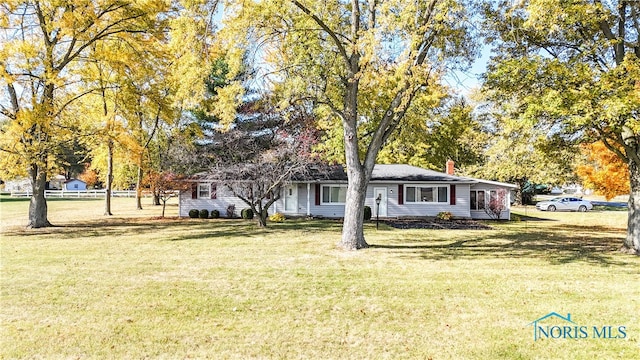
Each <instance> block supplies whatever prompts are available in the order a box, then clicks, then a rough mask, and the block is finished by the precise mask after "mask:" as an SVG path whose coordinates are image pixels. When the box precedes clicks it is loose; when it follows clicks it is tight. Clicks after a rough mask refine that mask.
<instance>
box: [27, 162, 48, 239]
mask: <svg viewBox="0 0 640 360" xmlns="http://www.w3.org/2000/svg"><path fill="white" fill-rule="evenodd" d="M43 169H44V166H42V167H41V166H38V165H37V164H33V165H31V169H30V170H29V172H30V174H29V175H30V176H31V187H32V189H33V193H32V194H31V201H30V202H29V223H28V224H27V228H29V229H36V228H42V227H47V226H51V223H50V222H49V220H48V219H47V211H48V208H47V199H46V198H45V196H44V191H45V188H46V185H47V173H46V171H43Z"/></svg>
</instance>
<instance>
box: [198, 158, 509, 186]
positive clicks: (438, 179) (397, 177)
mask: <svg viewBox="0 0 640 360" xmlns="http://www.w3.org/2000/svg"><path fill="white" fill-rule="evenodd" d="M192 178H195V179H206V178H208V176H207V174H206V173H201V174H197V175H195V176H193V177H192ZM292 180H293V181H294V182H325V181H336V182H347V173H346V171H345V168H344V166H343V165H323V164H316V165H314V166H312V167H310V168H309V169H308V170H307V171H306V172H305V173H303V174H297V175H295V176H294V177H293V179H292ZM383 181H384V182H432V183H433V182H435V183H457V184H477V183H486V184H491V185H497V186H503V187H509V188H514V189H515V188H517V186H516V185H513V184H508V183H502V182H497V181H490V180H482V179H474V178H470V177H463V176H455V175H449V174H447V173H442V172H438V171H434V170H428V169H423V168H420V167H417V166H412V165H407V164H376V165H375V167H374V168H373V173H372V174H371V182H383Z"/></svg>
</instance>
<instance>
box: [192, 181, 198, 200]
mask: <svg viewBox="0 0 640 360" xmlns="http://www.w3.org/2000/svg"><path fill="white" fill-rule="evenodd" d="M191 198H192V199H197V198H198V183H193V184H191Z"/></svg>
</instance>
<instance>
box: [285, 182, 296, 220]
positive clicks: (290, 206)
mask: <svg viewBox="0 0 640 360" xmlns="http://www.w3.org/2000/svg"><path fill="white" fill-rule="evenodd" d="M284 211H285V212H287V213H296V212H298V186H297V185H289V186H287V187H285V188H284Z"/></svg>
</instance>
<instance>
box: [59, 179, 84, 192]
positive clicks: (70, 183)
mask: <svg viewBox="0 0 640 360" xmlns="http://www.w3.org/2000/svg"><path fill="white" fill-rule="evenodd" d="M62 190H67V191H84V190H87V183H85V182H84V181H82V180H78V179H69V180H67V181H65V182H64V183H63V184H62Z"/></svg>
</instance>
